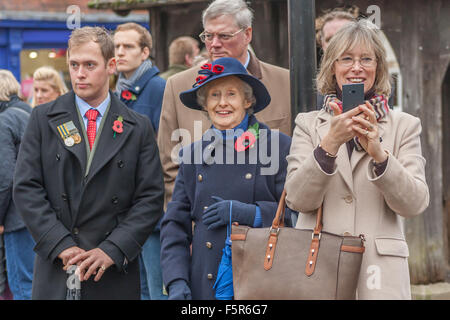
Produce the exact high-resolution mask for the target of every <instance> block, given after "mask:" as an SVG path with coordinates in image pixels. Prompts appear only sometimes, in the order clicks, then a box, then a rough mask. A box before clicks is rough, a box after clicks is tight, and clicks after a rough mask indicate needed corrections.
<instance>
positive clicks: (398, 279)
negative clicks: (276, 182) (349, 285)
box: [285, 110, 429, 299]
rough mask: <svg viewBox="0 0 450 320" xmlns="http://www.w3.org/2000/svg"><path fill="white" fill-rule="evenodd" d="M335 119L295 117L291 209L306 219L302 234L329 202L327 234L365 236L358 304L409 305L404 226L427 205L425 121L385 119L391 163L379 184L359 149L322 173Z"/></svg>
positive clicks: (392, 115) (382, 129) (342, 154)
mask: <svg viewBox="0 0 450 320" xmlns="http://www.w3.org/2000/svg"><path fill="white" fill-rule="evenodd" d="M330 119H331V115H330V114H328V113H327V112H325V111H323V110H321V111H313V112H310V113H303V114H299V115H298V116H297V118H296V127H295V130H294V134H293V140H292V145H291V150H290V154H289V156H288V157H287V159H288V173H287V178H286V184H285V188H286V191H287V199H286V201H287V204H288V205H289V207H290V208H292V209H294V210H298V211H299V212H302V213H301V214H299V217H298V222H297V226H296V227H297V228H301V229H303V228H313V227H314V224H315V214H312V213H314V212H315V209H317V208H318V207H319V206H320V205H321V204H322V203H323V230H324V231H328V232H332V233H335V234H343V233H345V232H349V233H351V234H353V235H359V234H364V235H365V237H366V240H367V241H366V242H365V246H366V252H365V253H364V256H363V262H362V266H361V272H360V276H359V282H358V292H357V294H358V298H359V299H410V298H411V292H410V279H409V269H408V259H407V258H408V256H409V250H408V245H407V243H406V241H405V232H404V224H403V223H404V218H409V217H414V216H416V215H418V214H420V213H421V212H423V211H424V210H425V208H426V207H427V206H428V203H429V192H428V186H427V184H426V181H425V159H424V158H423V156H422V150H421V146H420V133H421V130H422V127H421V124H420V120H419V119H418V118H415V117H413V116H411V115H409V114H406V113H403V112H396V111H391V112H389V114H388V115H387V116H386V117H385V118H383V119H382V120H380V122H379V124H378V125H379V133H380V137H381V138H382V142H381V144H382V147H383V148H384V149H385V150H386V151H388V152H389V157H388V164H387V167H386V170H385V171H384V173H383V174H381V175H380V176H378V177H377V176H376V175H375V173H374V172H373V168H374V167H373V164H372V159H371V157H370V156H369V155H368V154H367V153H366V152H359V151H356V150H355V151H353V154H352V156H351V159H349V156H348V152H347V148H346V145H345V144H343V145H342V146H341V147H340V149H339V151H338V154H337V159H336V163H335V164H336V166H335V170H334V172H333V173H332V174H327V173H325V172H324V171H323V170H322V169H321V167H320V165H319V163H318V162H317V161H316V160H315V157H314V155H313V150H314V149H315V148H316V147H317V146H318V145H319V143H320V141H321V140H322V139H323V138H324V137H325V135H326V134H327V133H328V130H329V128H330ZM319 254H320V253H319Z"/></svg>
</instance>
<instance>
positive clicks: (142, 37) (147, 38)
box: [114, 22, 153, 52]
mask: <svg viewBox="0 0 450 320" xmlns="http://www.w3.org/2000/svg"><path fill="white" fill-rule="evenodd" d="M128 30H134V31H136V32H137V33H138V34H139V46H140V47H141V49H144V48H145V47H147V48H148V50H149V52H151V51H152V48H153V40H152V35H151V34H150V32H148V30H147V29H145V28H144V27H143V26H141V25H139V24H137V23H134V22H127V23H124V24H120V25H118V26H117V28H116V31H114V33H117V32H119V31H128Z"/></svg>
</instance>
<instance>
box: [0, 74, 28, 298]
mask: <svg viewBox="0 0 450 320" xmlns="http://www.w3.org/2000/svg"><path fill="white" fill-rule="evenodd" d="M19 92H20V85H19V83H18V82H17V80H16V79H15V78H14V76H13V74H12V73H11V72H10V71H8V70H0V155H1V156H0V159H1V160H0V237H1V235H2V234H3V236H4V245H5V253H6V257H7V259H6V265H7V270H8V282H9V287H10V288H11V291H12V293H13V297H14V299H15V300H30V299H31V283H32V280H33V260H34V255H35V254H34V252H33V247H34V241H33V239H32V238H31V235H30V233H29V232H28V230H27V229H26V228H25V224H24V223H23V221H22V218H20V216H19V214H18V213H17V209H16V206H15V205H14V202H13V200H12V189H13V173H14V167H15V166H16V158H17V152H18V151H19V146H20V141H21V140H22V135H23V133H24V131H25V127H26V125H27V123H28V118H29V117H30V113H31V108H30V106H29V105H27V104H26V103H24V102H22V101H21V100H20V99H19V97H18V95H19ZM0 250H3V248H2V249H0ZM0 256H1V254H0ZM0 263H3V261H2V259H1V258H0ZM0 269H2V266H0ZM2 276H4V274H0V277H2ZM2 283H3V281H2V280H1V279H0V284H2Z"/></svg>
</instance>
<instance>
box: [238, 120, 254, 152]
mask: <svg viewBox="0 0 450 320" xmlns="http://www.w3.org/2000/svg"><path fill="white" fill-rule="evenodd" d="M258 137H259V124H258V123H255V124H254V125H252V126H250V127H249V128H248V130H247V131H245V132H244V133H243V134H242V135H241V136H240V137H239V138H237V139H236V142H235V143H234V149H235V150H236V151H237V152H241V151H244V150H247V149H248V148H253V146H254V144H255V142H256V140H257V139H258Z"/></svg>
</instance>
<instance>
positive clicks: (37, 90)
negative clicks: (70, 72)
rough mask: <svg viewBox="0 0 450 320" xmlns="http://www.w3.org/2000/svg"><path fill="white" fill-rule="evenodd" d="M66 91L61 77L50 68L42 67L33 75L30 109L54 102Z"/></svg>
mask: <svg viewBox="0 0 450 320" xmlns="http://www.w3.org/2000/svg"><path fill="white" fill-rule="evenodd" d="M67 91H69V90H68V89H67V86H66V84H65V83H64V80H63V79H62V78H61V75H60V74H59V73H58V71H56V70H55V69H53V68H52V67H48V66H44V67H40V68H38V69H36V71H34V73H33V98H32V100H31V107H33V108H34V107H36V106H37V105H40V104H44V103H47V102H50V101H53V100H55V99H56V98H58V97H59V96H62V95H63V94H65V93H66V92H67Z"/></svg>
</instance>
